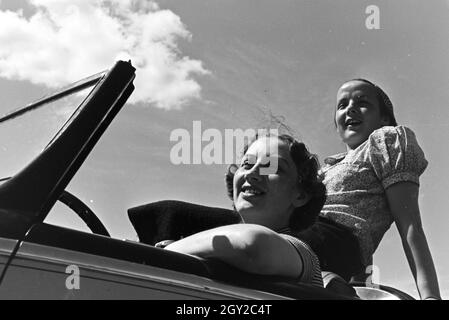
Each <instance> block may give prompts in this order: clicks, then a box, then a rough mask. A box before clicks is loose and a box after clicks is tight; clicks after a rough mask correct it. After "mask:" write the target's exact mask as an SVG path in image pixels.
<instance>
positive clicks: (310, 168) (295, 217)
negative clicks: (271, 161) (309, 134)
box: [225, 134, 326, 232]
mask: <svg viewBox="0 0 449 320" xmlns="http://www.w3.org/2000/svg"><path fill="white" fill-rule="evenodd" d="M266 136H273V135H272V134H267V135H266ZM276 137H277V138H278V139H279V140H280V141H282V142H284V143H285V144H286V145H287V146H288V148H289V151H290V156H291V157H292V159H293V162H294V163H295V165H296V169H297V172H298V177H297V178H298V179H297V181H298V185H299V186H300V187H301V188H303V190H305V192H306V193H307V194H308V195H309V196H310V197H311V198H310V200H309V201H308V202H307V203H306V204H305V205H304V206H302V207H297V208H295V210H294V211H293V213H292V215H291V216H290V222H289V227H290V228H291V229H292V231H295V232H299V231H301V230H304V229H307V228H308V227H310V226H311V225H313V224H314V223H315V221H316V219H317V217H318V215H319V213H320V211H321V209H322V208H323V205H324V202H325V201H326V187H325V186H324V184H323V183H322V182H321V179H320V177H319V176H318V170H319V168H320V164H319V162H318V158H317V156H316V155H315V154H312V153H310V152H309V150H307V147H306V146H305V144H304V143H302V142H299V141H297V140H296V139H295V138H293V137H292V136H290V135H288V134H282V135H276ZM259 138H260V136H256V138H255V139H254V140H253V141H251V142H250V143H248V144H247V145H246V146H245V147H244V149H243V154H245V153H246V151H247V150H248V148H249V147H250V145H251V144H252V143H253V142H254V141H256V140H257V139H259ZM236 169H237V166H236V165H235V164H234V165H230V166H229V167H228V170H227V172H226V175H225V182H226V187H227V191H228V196H229V198H230V199H231V200H233V193H234V187H233V179H234V173H235V170H236Z"/></svg>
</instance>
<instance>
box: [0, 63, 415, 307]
mask: <svg viewBox="0 0 449 320" xmlns="http://www.w3.org/2000/svg"><path fill="white" fill-rule="evenodd" d="M134 77H135V69H134V67H133V66H132V65H131V63H130V62H123V61H119V62H117V63H116V64H115V65H114V66H113V67H112V68H111V69H110V70H108V71H105V72H101V73H99V74H96V75H94V76H92V77H89V78H87V79H84V80H82V81H80V82H77V83H75V84H73V85H71V86H69V87H67V88H65V89H63V90H61V91H59V92H57V93H55V94H53V95H51V96H48V97H46V98H44V99H41V100H39V101H37V102H35V103H33V104H31V105H29V106H27V107H25V108H22V109H19V110H17V111H15V112H12V113H10V114H8V115H6V116H4V117H3V118H1V119H0V126H2V125H3V124H4V123H8V122H9V121H10V120H12V119H14V118H17V117H20V116H22V115H24V114H27V113H31V112H32V111H33V110H37V109H39V108H45V107H47V106H49V105H51V104H52V103H54V102H55V101H57V102H58V103H59V104H61V103H62V104H64V101H65V100H64V99H66V98H67V97H68V96H70V95H74V96H76V97H80V98H79V99H78V100H79V101H78V102H77V103H75V104H74V106H73V108H72V109H71V111H70V113H69V116H68V117H67V118H66V119H65V120H64V122H63V124H62V126H61V128H58V129H57V132H56V134H55V135H54V136H51V139H50V142H49V143H48V144H47V145H46V146H45V148H44V150H43V151H42V152H39V153H38V154H37V155H35V156H33V157H31V158H30V159H29V161H27V162H26V163H24V164H23V165H20V166H19V168H18V169H19V170H18V172H17V173H16V174H14V175H13V176H12V177H11V178H4V179H2V180H1V184H0V273H1V275H0V277H1V278H0V299H358V298H360V297H361V298H373V299H387V298H391V299H409V298H410V297H409V296H408V295H406V294H405V293H402V292H400V291H397V290H395V289H393V288H389V287H370V286H366V285H365V284H358V285H355V286H354V287H355V288H356V291H357V292H358V293H359V297H355V296H351V295H345V294H339V293H336V292H332V291H331V290H328V289H324V288H315V287H312V286H310V285H307V284H299V283H294V282H292V281H291V280H289V279H285V278H278V277H263V276H256V275H250V274H247V273H244V272H241V271H239V270H236V269H234V268H232V267H230V266H227V265H225V264H223V263H220V262H219V261H212V260H205V259H201V258H197V257H193V256H189V255H183V254H179V253H175V252H170V251H165V250H163V249H160V248H156V247H154V246H151V245H148V244H144V243H139V242H137V241H129V240H118V239H113V238H111V237H110V236H109V234H108V232H107V230H106V228H105V227H104V226H103V224H102V223H101V221H100V220H99V219H98V218H97V217H96V216H95V214H94V213H93V212H92V210H90V209H89V207H88V206H87V205H85V204H84V203H83V202H82V201H81V200H79V199H78V198H77V197H76V196H74V195H72V194H70V193H69V192H67V191H66V190H65V189H66V187H67V185H68V183H69V182H70V181H71V179H72V178H73V176H74V175H75V174H76V172H77V171H78V170H79V168H80V167H81V166H82V164H83V162H84V161H85V160H86V158H87V156H88V155H89V153H90V152H91V150H92V149H93V148H94V146H95V145H96V143H97V142H98V140H99V139H100V137H101V136H102V134H103V133H104V132H105V130H106V129H107V127H108V126H109V124H110V123H111V121H112V120H113V119H114V117H115V116H116V115H117V114H118V113H119V111H120V109H121V108H122V106H123V105H124V104H125V102H126V100H127V99H128V97H129V96H130V95H131V93H132V91H133V89H134V87H133V79H134ZM83 90H84V91H83ZM80 91H83V92H85V93H86V94H85V96H82V95H78V94H79V92H80ZM77 95H78V96H77ZM58 201H59V202H62V203H64V204H65V205H66V206H67V207H69V208H70V209H72V210H73V211H74V212H75V213H77V214H78V215H79V216H80V217H81V218H82V219H83V221H84V222H86V224H87V225H88V226H89V228H90V229H91V230H92V233H88V232H82V231H77V230H73V229H69V228H64V227H61V226H57V225H52V224H48V223H45V222H44V219H45V217H46V216H47V215H48V213H49V211H50V210H51V209H52V208H53V207H54V206H55V204H56V203H57V202H58Z"/></svg>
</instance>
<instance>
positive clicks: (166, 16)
mask: <svg viewBox="0 0 449 320" xmlns="http://www.w3.org/2000/svg"><path fill="white" fill-rule="evenodd" d="M29 4H30V5H31V6H33V7H34V9H35V13H34V14H33V15H31V16H30V17H25V16H24V14H23V12H22V11H7V10H3V11H0V43H1V46H0V76H1V77H3V78H7V79H17V80H28V81H31V82H32V83H35V84H44V85H46V86H48V87H52V88H53V87H59V86H61V85H65V84H67V83H70V82H73V81H76V80H79V79H81V78H83V77H86V76H88V75H90V74H93V73H95V72H98V71H101V70H103V69H106V68H108V67H109V66H111V65H112V64H113V63H114V61H116V60H117V59H123V60H128V59H131V60H132V62H133V65H134V66H135V67H137V77H136V80H135V82H134V83H135V86H136V90H135V91H134V93H133V95H132V96H131V98H130V102H147V103H152V104H155V105H156V106H158V107H161V108H167V109H169V108H178V107H181V106H182V105H183V104H184V103H185V102H187V101H189V100H190V99H192V98H199V97H200V90H201V88H200V86H199V84H198V83H197V82H196V81H195V79H194V78H193V76H195V75H202V74H207V73H208V71H207V70H205V69H204V67H203V66H202V63H201V61H198V60H194V59H191V58H189V57H185V56H182V54H181V52H179V50H178V47H177V41H178V40H179V39H186V40H190V38H191V34H190V33H189V32H188V31H187V30H186V28H185V26H184V25H183V23H182V22H181V20H180V18H179V17H178V16H177V15H175V14H174V13H173V12H172V11H169V10H161V9H160V8H159V7H158V5H157V4H156V3H155V2H152V1H145V0H109V1H104V0H102V1H90V0H29Z"/></svg>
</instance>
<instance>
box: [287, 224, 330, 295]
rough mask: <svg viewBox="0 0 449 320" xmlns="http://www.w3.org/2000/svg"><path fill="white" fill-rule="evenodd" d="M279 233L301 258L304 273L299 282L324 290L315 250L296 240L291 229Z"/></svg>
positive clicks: (299, 277)
mask: <svg viewBox="0 0 449 320" xmlns="http://www.w3.org/2000/svg"><path fill="white" fill-rule="evenodd" d="M278 233H279V234H280V235H281V236H282V237H283V238H284V239H285V240H287V241H288V242H290V243H291V244H292V246H293V247H295V249H296V251H297V252H298V254H299V257H300V258H301V261H302V271H301V274H300V275H299V276H298V281H299V282H301V283H307V284H311V285H314V286H317V287H321V288H322V287H323V278H322V276H321V268H320V261H319V260H318V257H317V256H316V254H315V253H314V252H313V250H312V249H311V248H310V247H309V246H308V245H307V244H306V243H305V242H303V241H301V240H299V239H298V238H296V237H295V236H294V233H293V232H292V231H291V230H290V229H289V228H285V229H282V230H280V231H278Z"/></svg>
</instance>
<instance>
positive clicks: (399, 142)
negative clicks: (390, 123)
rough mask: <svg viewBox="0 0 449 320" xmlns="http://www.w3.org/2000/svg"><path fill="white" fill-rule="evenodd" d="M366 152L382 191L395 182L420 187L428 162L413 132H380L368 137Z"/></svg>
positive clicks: (397, 129)
mask: <svg viewBox="0 0 449 320" xmlns="http://www.w3.org/2000/svg"><path fill="white" fill-rule="evenodd" d="M369 148H370V151H369V153H368V154H369V157H370V162H371V164H372V166H373V169H374V172H375V174H376V175H377V177H378V178H379V180H380V181H381V182H382V185H383V187H384V188H385V189H387V188H388V187H389V186H391V185H393V184H395V183H398V182H405V181H409V182H413V183H416V184H419V176H420V175H421V174H422V173H423V172H424V170H425V169H426V167H427V163H428V162H427V160H426V158H425V156H424V152H423V150H422V149H421V147H420V146H419V144H418V141H417V140H416V136H415V134H414V133H413V131H412V130H410V129H409V128H407V127H404V126H397V127H383V128H380V129H378V130H376V131H374V132H373V133H372V134H371V135H370V137H369Z"/></svg>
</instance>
